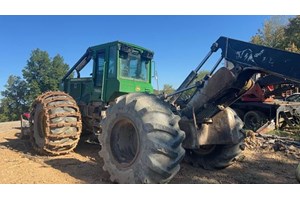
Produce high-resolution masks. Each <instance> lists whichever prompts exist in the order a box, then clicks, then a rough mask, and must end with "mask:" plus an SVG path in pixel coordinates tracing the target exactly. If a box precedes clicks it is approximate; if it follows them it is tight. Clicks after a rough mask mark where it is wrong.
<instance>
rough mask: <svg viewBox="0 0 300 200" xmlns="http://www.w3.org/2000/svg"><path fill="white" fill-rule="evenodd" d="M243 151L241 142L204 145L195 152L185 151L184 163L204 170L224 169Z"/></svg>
mask: <svg viewBox="0 0 300 200" xmlns="http://www.w3.org/2000/svg"><path fill="white" fill-rule="evenodd" d="M243 149H244V145H243V142H240V143H238V144H226V145H225V144H224V145H206V146H202V147H201V148H199V149H197V150H191V149H187V150H186V155H185V161H186V162H187V163H190V164H192V165H193V166H195V167H202V168H204V169H208V170H213V169H224V168H226V167H228V166H230V165H232V164H233V163H234V162H235V161H236V159H237V158H238V156H240V154H241V153H242V150H243Z"/></svg>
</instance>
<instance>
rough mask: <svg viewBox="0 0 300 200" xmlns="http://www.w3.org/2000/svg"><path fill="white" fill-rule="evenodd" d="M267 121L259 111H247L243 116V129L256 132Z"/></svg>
mask: <svg viewBox="0 0 300 200" xmlns="http://www.w3.org/2000/svg"><path fill="white" fill-rule="evenodd" d="M267 121H268V118H267V116H266V115H265V114H264V113H263V112H260V111H248V112H247V113H246V114H245V115H244V123H245V128H246V129H250V130H253V131H256V130H257V129H259V128H260V127H261V126H262V125H264V124H265V123H266V122H267Z"/></svg>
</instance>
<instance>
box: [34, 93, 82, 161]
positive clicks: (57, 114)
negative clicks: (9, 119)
mask: <svg viewBox="0 0 300 200" xmlns="http://www.w3.org/2000/svg"><path fill="white" fill-rule="evenodd" d="M32 108H33V110H32V112H31V118H30V128H31V133H30V141H31V144H32V146H33V148H34V149H35V150H36V151H37V152H38V153H40V154H42V155H61V154H66V153H69V152H70V151H72V150H73V149H74V148H75V147H76V145H77V143H78V141H79V138H80V133H81V129H82V122H81V115H80V111H79V108H78V106H77V104H76V102H75V100H74V99H73V98H72V97H71V96H69V95H68V94H65V93H64V92H59V91H49V92H46V93H44V94H42V95H40V96H38V97H37V98H36V100H35V101H34V103H33V105H32Z"/></svg>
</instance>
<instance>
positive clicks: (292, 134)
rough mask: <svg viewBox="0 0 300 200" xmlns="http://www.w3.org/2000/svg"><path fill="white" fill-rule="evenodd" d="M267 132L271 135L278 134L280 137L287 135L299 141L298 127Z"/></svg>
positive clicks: (299, 132)
mask: <svg viewBox="0 0 300 200" xmlns="http://www.w3.org/2000/svg"><path fill="white" fill-rule="evenodd" d="M268 134H271V135H278V136H281V137H289V138H293V139H294V140H297V141H300V129H296V130H288V131H287V130H273V131H270V132H269V133H268Z"/></svg>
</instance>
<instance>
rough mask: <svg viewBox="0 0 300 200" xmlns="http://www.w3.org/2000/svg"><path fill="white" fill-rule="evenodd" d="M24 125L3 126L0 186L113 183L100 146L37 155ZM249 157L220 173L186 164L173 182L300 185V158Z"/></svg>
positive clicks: (271, 154) (251, 153)
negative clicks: (299, 172) (298, 173)
mask: <svg viewBox="0 0 300 200" xmlns="http://www.w3.org/2000/svg"><path fill="white" fill-rule="evenodd" d="M20 132H21V130H20V122H5V123H0V184H7V183H38V184H42V183H52V184H64V183H68V184H74V183H89V184H94V183H96V184H97V183H98V184H101V183H102V184H103V183H104V184H109V183H111V182H110V181H109V175H108V174H107V173H106V172H104V171H103V170H102V165H103V161H102V160H101V158H100V157H99V156H98V151H99V150H100V146H98V145H93V144H87V143H85V142H84V141H80V143H79V145H78V146H77V148H76V149H75V151H74V152H72V153H71V154H68V155H64V156H56V157H47V156H39V155H37V154H36V153H35V152H34V151H33V150H32V148H31V146H30V143H29V140H28V139H21V138H20ZM244 155H245V158H244V159H243V160H241V161H239V162H236V163H235V164H233V165H232V166H230V167H228V168H226V169H223V170H218V171H207V170H203V169H201V168H195V167H193V166H190V165H188V164H186V163H182V164H181V170H180V171H179V173H178V174H177V175H176V176H175V177H174V179H173V180H172V181H171V182H170V183H173V184H179V183H198V184H211V183H223V184H224V183H225V184H245V183H248V184H250V183H261V184H263V183H283V184H286V183H288V184H293V183H298V182H297V180H296V178H295V169H296V167H297V164H298V163H299V161H300V160H299V159H297V158H295V157H294V156H289V157H287V156H285V155H284V154H283V153H281V152H272V151H265V150H260V149H257V150H245V151H244Z"/></svg>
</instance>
